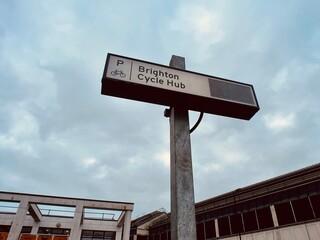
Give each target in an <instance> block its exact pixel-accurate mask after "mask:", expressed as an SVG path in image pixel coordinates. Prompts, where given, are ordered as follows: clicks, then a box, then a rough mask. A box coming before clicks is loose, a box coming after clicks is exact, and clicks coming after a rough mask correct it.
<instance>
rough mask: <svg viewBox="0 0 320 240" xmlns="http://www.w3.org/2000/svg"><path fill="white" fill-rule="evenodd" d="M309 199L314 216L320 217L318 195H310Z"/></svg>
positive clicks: (319, 198)
mask: <svg viewBox="0 0 320 240" xmlns="http://www.w3.org/2000/svg"><path fill="white" fill-rule="evenodd" d="M310 201H311V204H312V208H313V211H314V214H315V215H316V218H320V195H315V196H311V197H310Z"/></svg>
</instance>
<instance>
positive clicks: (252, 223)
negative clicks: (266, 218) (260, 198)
mask: <svg viewBox="0 0 320 240" xmlns="http://www.w3.org/2000/svg"><path fill="white" fill-rule="evenodd" d="M242 216H243V225H244V229H245V231H246V232H250V231H255V230H258V222H257V216H256V212H255V211H250V212H244V213H243V214H242Z"/></svg>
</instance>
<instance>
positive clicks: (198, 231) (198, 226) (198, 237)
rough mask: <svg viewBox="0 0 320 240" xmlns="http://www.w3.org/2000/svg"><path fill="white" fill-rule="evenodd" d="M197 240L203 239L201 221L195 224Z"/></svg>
mask: <svg viewBox="0 0 320 240" xmlns="http://www.w3.org/2000/svg"><path fill="white" fill-rule="evenodd" d="M197 240H205V235H204V224H203V223H198V224H197Z"/></svg>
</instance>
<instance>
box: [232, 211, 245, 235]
mask: <svg viewBox="0 0 320 240" xmlns="http://www.w3.org/2000/svg"><path fill="white" fill-rule="evenodd" d="M230 223H231V232H232V234H235V233H242V232H243V223H242V218H241V214H235V215H232V216H230Z"/></svg>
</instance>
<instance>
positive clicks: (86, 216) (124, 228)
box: [0, 192, 134, 240]
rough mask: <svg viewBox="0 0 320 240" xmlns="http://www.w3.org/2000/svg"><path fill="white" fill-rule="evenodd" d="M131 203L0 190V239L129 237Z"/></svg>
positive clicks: (104, 239) (101, 239)
mask: <svg viewBox="0 0 320 240" xmlns="http://www.w3.org/2000/svg"><path fill="white" fill-rule="evenodd" d="M133 206H134V204H133V203H125V202H111V201H101V200H91V199H79V198H64V197H56V196H43V195H30V194H22V193H11V192H0V240H6V239H7V240H18V239H19V240H67V239H70V240H94V239H96V240H98V239H99V240H128V239H129V233H130V223H131V212H132V211H133Z"/></svg>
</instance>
